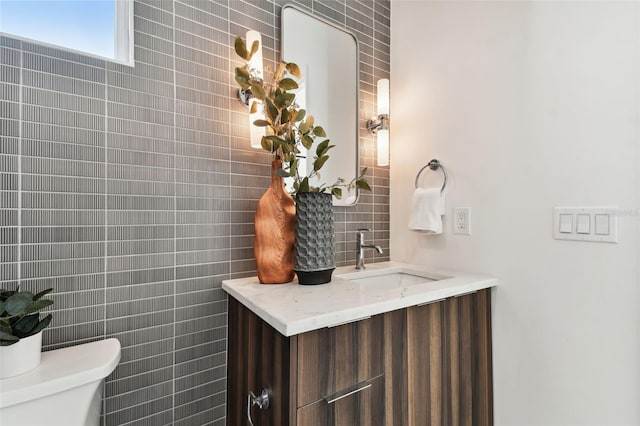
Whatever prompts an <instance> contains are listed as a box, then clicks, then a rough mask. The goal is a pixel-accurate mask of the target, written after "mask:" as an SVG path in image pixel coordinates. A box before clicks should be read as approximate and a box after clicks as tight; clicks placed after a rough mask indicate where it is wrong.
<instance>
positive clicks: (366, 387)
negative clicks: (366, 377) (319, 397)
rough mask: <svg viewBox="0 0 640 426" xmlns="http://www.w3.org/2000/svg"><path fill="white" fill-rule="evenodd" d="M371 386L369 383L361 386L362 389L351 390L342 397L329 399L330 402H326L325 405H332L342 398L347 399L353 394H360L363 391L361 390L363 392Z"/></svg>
mask: <svg viewBox="0 0 640 426" xmlns="http://www.w3.org/2000/svg"><path fill="white" fill-rule="evenodd" d="M371 386H373V385H372V384H371V383H369V384H368V385H366V386H363V387H361V388H358V389H356V390H352V391H351V392H348V393H345V394H344V395H342V396H339V397H337V398H333V399H330V400H328V401H327V404H333V403H334V402H336V401H339V400H341V399H342V398H346V397H348V396H350V395H353V394H354V393H358V392H362V391H363V390H365V389H369V388H370V387H371Z"/></svg>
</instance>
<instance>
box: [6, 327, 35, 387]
mask: <svg viewBox="0 0 640 426" xmlns="http://www.w3.org/2000/svg"><path fill="white" fill-rule="evenodd" d="M41 353H42V332H40V333H38V334H34V335H33V336H29V337H26V338H24V339H20V341H19V342H18V343H14V344H13V345H10V346H0V379H6V378H7V377H13V376H17V375H20V374H24V373H26V372H28V371H31V370H33V369H34V368H36V367H37V366H38V365H40V354H41Z"/></svg>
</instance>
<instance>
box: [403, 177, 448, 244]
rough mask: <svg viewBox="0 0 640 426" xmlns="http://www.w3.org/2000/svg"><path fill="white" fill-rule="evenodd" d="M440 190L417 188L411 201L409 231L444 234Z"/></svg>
mask: <svg viewBox="0 0 640 426" xmlns="http://www.w3.org/2000/svg"><path fill="white" fill-rule="evenodd" d="M440 195H441V194H440V188H428V189H423V188H416V190H415V191H414V192H413V198H412V199H411V216H410V217H409V229H411V230H413V231H424V232H426V233H427V234H442V197H441V196H440Z"/></svg>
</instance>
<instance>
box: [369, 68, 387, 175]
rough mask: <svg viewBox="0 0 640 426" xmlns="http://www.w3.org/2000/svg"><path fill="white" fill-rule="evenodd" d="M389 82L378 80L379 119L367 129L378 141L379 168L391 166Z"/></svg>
mask: <svg viewBox="0 0 640 426" xmlns="http://www.w3.org/2000/svg"><path fill="white" fill-rule="evenodd" d="M388 119H389V80H388V79H386V78H383V79H380V80H378V117H377V118H372V119H370V120H369V121H367V129H369V131H370V132H371V133H373V134H375V135H376V136H377V139H378V147H377V152H378V166H388V165H389V127H388V123H387V120H388Z"/></svg>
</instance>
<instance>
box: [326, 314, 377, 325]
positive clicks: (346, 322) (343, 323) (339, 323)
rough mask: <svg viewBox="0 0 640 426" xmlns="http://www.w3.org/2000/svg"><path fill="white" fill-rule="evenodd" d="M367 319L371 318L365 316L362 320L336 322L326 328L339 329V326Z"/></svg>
mask: <svg viewBox="0 0 640 426" xmlns="http://www.w3.org/2000/svg"><path fill="white" fill-rule="evenodd" d="M369 318H371V315H367V316H366V317H362V318H356V319H350V320H348V321H343V322H337V323H335V324H330V325H328V326H327V328H333V327H339V326H341V325H345V324H351V323H352V322H357V321H363V320H367V319H369Z"/></svg>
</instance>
